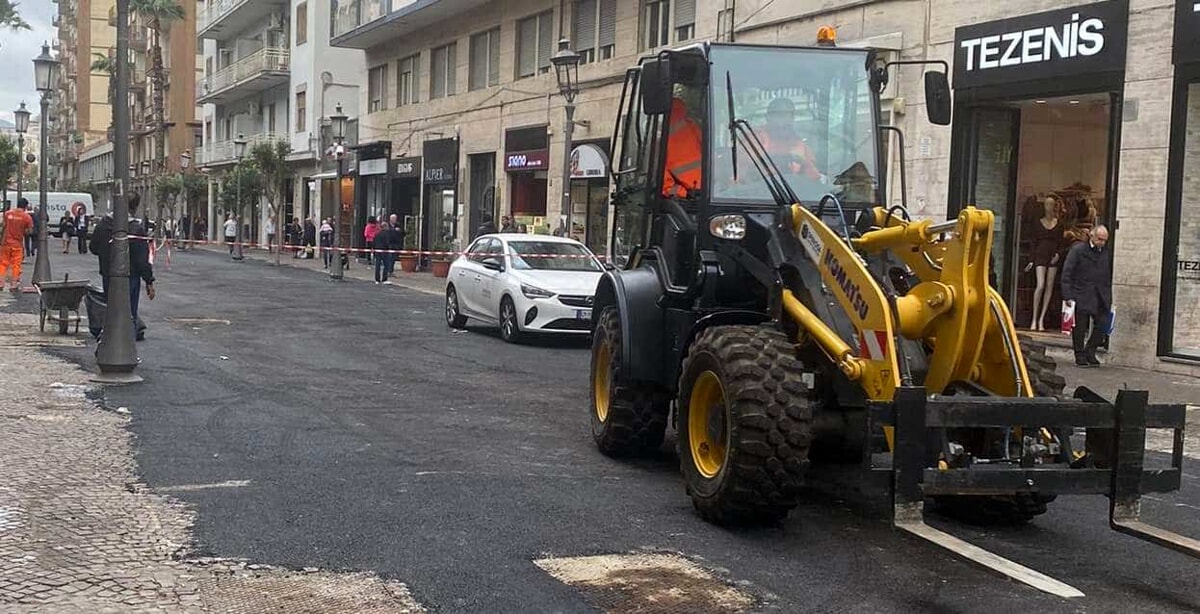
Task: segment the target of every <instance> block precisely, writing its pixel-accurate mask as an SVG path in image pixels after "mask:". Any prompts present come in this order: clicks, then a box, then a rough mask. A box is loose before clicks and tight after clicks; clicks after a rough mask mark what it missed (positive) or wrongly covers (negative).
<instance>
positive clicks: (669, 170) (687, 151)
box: [662, 98, 704, 198]
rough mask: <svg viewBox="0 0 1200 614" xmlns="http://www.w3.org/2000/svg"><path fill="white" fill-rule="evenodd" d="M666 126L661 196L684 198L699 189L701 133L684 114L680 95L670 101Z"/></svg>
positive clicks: (684, 109) (685, 108)
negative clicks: (665, 155)
mask: <svg viewBox="0 0 1200 614" xmlns="http://www.w3.org/2000/svg"><path fill="white" fill-rule="evenodd" d="M668 121H669V122H670V124H669V125H668V127H667V166H666V170H665V171H663V191H662V193H663V196H667V197H672V196H673V197H678V198H683V197H686V196H688V194H689V193H691V192H693V191H695V190H698V189H700V185H701V179H702V177H701V155H702V148H703V146H704V142H703V136H702V135H703V133H702V132H701V131H700V127H699V126H697V125H696V122H694V121H692V119H691V118H690V117H688V114H687V106H686V105H684V103H683V101H682V100H680V99H679V98H675V99H674V100H672V101H671V115H670V117H669V119H668Z"/></svg>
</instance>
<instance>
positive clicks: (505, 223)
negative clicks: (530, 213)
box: [500, 215, 517, 232]
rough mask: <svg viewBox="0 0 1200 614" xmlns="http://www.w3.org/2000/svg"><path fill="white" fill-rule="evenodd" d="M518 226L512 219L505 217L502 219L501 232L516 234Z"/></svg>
mask: <svg viewBox="0 0 1200 614" xmlns="http://www.w3.org/2000/svg"><path fill="white" fill-rule="evenodd" d="M516 231H517V225H516V224H514V223H513V221H512V218H511V217H509V216H507V215H505V216H501V217H500V232H516Z"/></svg>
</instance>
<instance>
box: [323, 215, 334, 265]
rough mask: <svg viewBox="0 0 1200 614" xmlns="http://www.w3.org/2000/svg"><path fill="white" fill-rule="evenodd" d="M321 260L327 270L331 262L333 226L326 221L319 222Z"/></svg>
mask: <svg viewBox="0 0 1200 614" xmlns="http://www.w3.org/2000/svg"><path fill="white" fill-rule="evenodd" d="M321 259H322V260H323V261H324V262H325V268H327V269H328V268H329V263H331V262H333V226H331V225H330V224H329V220H328V219H324V220H321Z"/></svg>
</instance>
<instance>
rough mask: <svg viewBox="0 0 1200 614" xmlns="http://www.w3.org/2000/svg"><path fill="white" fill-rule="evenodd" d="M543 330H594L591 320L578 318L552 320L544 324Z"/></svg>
mask: <svg viewBox="0 0 1200 614" xmlns="http://www.w3.org/2000/svg"><path fill="white" fill-rule="evenodd" d="M542 329H543V330H592V321H591V320H577V319H575V318H559V319H557V320H551V321H550V322H548V323H546V325H545V326H542Z"/></svg>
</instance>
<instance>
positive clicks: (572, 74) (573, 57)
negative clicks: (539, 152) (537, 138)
mask: <svg viewBox="0 0 1200 614" xmlns="http://www.w3.org/2000/svg"><path fill="white" fill-rule="evenodd" d="M581 59H582V56H580V55H579V54H578V53H575V50H573V49H571V41H569V40H567V39H566V38H561V39H559V41H558V53H555V54H554V57H552V58H550V63H551V64H554V76H555V77H557V78H558V93H559V94H561V95H562V97H563V98H564V99H565V100H566V101H567V104H566V106H565V108H566V111H567V123H566V125H565V126H564V127H563V168H562V211H563V215H564V216H565V217H566V219H567V229H566V230H567V232H566V236H567V237H570V236H571V235H572V230H573V228H574V226H573V220H572V215H571V214H572V211H571V209H572V207H571V148H572V147H573V146H574V135H575V96H576V95H577V94H579V62H580V60H581Z"/></svg>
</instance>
